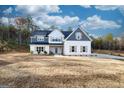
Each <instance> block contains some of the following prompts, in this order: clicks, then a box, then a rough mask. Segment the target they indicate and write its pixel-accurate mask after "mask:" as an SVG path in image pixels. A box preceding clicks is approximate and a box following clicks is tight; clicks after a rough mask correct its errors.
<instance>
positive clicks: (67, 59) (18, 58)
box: [0, 53, 124, 88]
mask: <svg viewBox="0 0 124 93" xmlns="http://www.w3.org/2000/svg"><path fill="white" fill-rule="evenodd" d="M0 87H41V88H44V87H51V88H53V87H62V88H63V87H88V88H89V87H97V88H98V87H107V88H108V87H124V61H120V60H113V59H102V58H96V57H84V56H83V57H77V56H75V57H74V56H38V55H30V54H29V53H8V54H1V55H0Z"/></svg>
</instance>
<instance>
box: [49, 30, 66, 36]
mask: <svg viewBox="0 0 124 93" xmlns="http://www.w3.org/2000/svg"><path fill="white" fill-rule="evenodd" d="M56 30H57V31H59V32H60V33H61V34H62V35H63V36H64V34H63V33H62V32H61V30H58V29H55V30H53V31H51V32H50V33H49V35H48V36H50V34H51V33H53V32H54V31H56ZM64 37H65V36H64Z"/></svg>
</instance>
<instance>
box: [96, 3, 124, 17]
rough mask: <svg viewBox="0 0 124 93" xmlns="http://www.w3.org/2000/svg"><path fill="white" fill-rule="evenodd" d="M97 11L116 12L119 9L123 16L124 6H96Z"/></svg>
mask: <svg viewBox="0 0 124 93" xmlns="http://www.w3.org/2000/svg"><path fill="white" fill-rule="evenodd" d="M95 8H96V9H99V10H102V11H108V10H112V11H113V10H116V9H118V10H119V11H120V12H121V13H122V14H123V15H124V6H123V5H120V6H119V5H97V6H95Z"/></svg>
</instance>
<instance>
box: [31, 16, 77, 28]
mask: <svg viewBox="0 0 124 93" xmlns="http://www.w3.org/2000/svg"><path fill="white" fill-rule="evenodd" d="M33 20H34V22H35V24H37V25H38V26H39V27H40V28H49V27H50V26H51V25H55V26H57V27H60V26H73V25H76V24H78V23H79V18H78V17H77V16H75V17H70V16H64V17H62V16H49V15H46V14H45V15H41V16H39V17H35V18H33Z"/></svg>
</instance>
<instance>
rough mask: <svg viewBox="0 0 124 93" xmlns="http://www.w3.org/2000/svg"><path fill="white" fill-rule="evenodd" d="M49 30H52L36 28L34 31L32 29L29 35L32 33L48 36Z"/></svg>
mask: <svg viewBox="0 0 124 93" xmlns="http://www.w3.org/2000/svg"><path fill="white" fill-rule="evenodd" d="M51 32H52V31H50V30H36V31H33V32H32V33H31V36H33V35H44V36H48V35H49V33H51Z"/></svg>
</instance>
